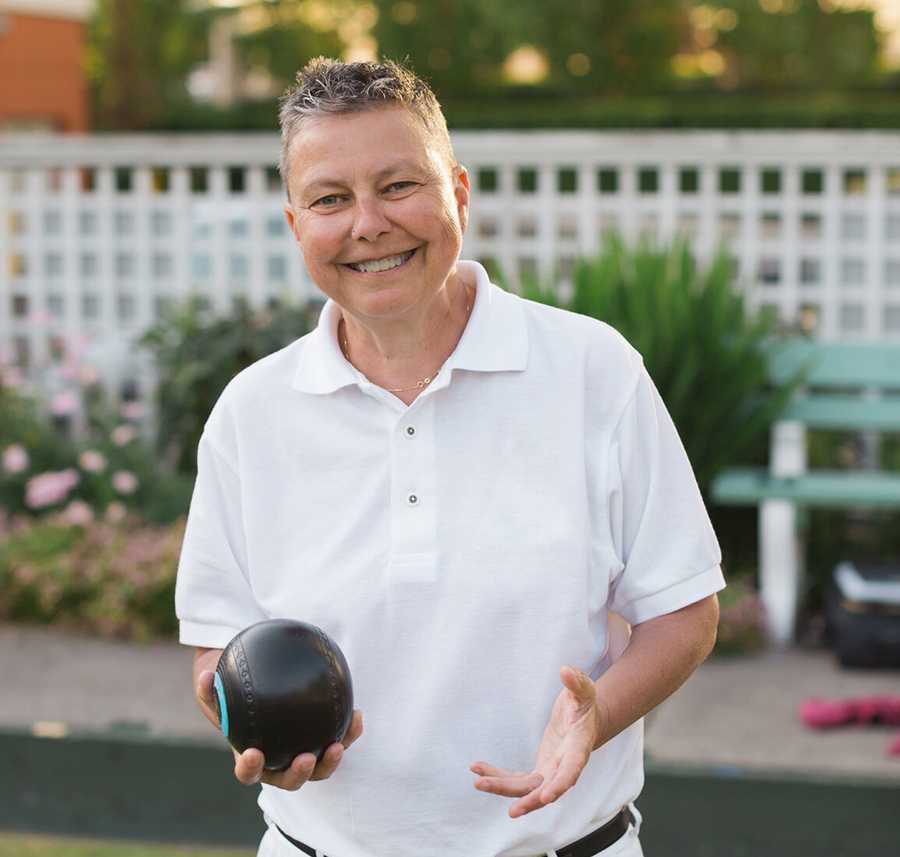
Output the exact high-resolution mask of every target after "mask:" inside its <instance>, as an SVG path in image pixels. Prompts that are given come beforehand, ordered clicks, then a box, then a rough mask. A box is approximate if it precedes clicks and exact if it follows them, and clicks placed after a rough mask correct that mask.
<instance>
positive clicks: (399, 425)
mask: <svg viewBox="0 0 900 857" xmlns="http://www.w3.org/2000/svg"><path fill="white" fill-rule="evenodd" d="M434 416H435V415H434V404H433V402H431V401H428V400H423V401H419V400H417V401H416V403H415V411H414V413H406V414H404V415H403V416H401V418H400V419H399V420H397V421H396V422H395V424H394V428H393V437H392V466H393V472H392V474H391V480H392V484H393V486H394V487H393V491H392V501H393V502H392V522H391V554H392V566H391V567H392V569H393V573H394V575H395V576H396V578H397V579H411V577H415V578H416V579H419V580H422V579H426V578H427V579H431V576H432V575H433V574H435V573H436V571H435V569H436V565H435V563H436V550H437V546H436V537H437V521H436V519H435V515H436V512H437V509H436V499H435V497H434V496H433V494H434V487H435V482H436V480H435V474H434V463H435V451H434V449H433V439H434V432H433V431H432V428H433V425H432V424H433V421H434ZM409 441H415V442H414V443H412V442H409Z"/></svg>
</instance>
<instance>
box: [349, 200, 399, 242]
mask: <svg viewBox="0 0 900 857" xmlns="http://www.w3.org/2000/svg"><path fill="white" fill-rule="evenodd" d="M355 209H356V210H355V211H354V217H353V232H352V235H353V238H355V239H361V240H364V241H375V240H376V239H377V238H378V237H379V236H380V235H383V234H384V233H385V232H388V231H389V230H390V228H391V224H390V221H389V220H388V219H387V217H385V214H384V208H383V205H382V203H381V201H380V200H377V199H370V200H357V202H356V206H355Z"/></svg>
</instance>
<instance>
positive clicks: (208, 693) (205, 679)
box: [197, 670, 215, 705]
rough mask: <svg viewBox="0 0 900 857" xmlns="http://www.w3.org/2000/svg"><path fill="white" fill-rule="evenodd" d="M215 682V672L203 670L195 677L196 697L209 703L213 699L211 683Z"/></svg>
mask: <svg viewBox="0 0 900 857" xmlns="http://www.w3.org/2000/svg"><path fill="white" fill-rule="evenodd" d="M214 683H215V673H213V672H211V671H210V670H204V671H203V672H202V673H200V675H199V676H198V677H197V698H198V699H199V700H200V701H201V702H203V703H205V704H206V705H210V704H211V703H212V701H213V684H214Z"/></svg>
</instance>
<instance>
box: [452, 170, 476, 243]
mask: <svg viewBox="0 0 900 857" xmlns="http://www.w3.org/2000/svg"><path fill="white" fill-rule="evenodd" d="M471 190H472V188H471V185H470V184H469V171H468V170H467V169H466V168H465V167H464V166H463V165H462V164H457V165H456V168H455V170H454V178H453V193H454V195H455V196H456V211H457V214H458V215H459V224H460V226H461V227H462V231H463V232H465V231H466V227H467V226H468V225H469V193H470V192H471Z"/></svg>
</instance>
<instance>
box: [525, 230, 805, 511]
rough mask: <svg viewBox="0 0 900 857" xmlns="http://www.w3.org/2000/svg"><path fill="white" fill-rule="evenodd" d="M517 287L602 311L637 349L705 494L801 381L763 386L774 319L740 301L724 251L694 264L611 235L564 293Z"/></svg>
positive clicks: (756, 442)
mask: <svg viewBox="0 0 900 857" xmlns="http://www.w3.org/2000/svg"><path fill="white" fill-rule="evenodd" d="M523 294H524V296H525V297H528V298H531V299H534V300H539V301H541V302H543V303H549V304H553V305H556V306H562V307H564V308H565V309H568V310H571V311H572V312H577V313H581V314H583V315H589V316H592V317H593V318H597V319H601V320H602V321H605V322H607V323H608V324H610V325H612V326H613V327H614V328H616V330H618V331H619V332H620V333H621V334H622V335H623V336H625V338H626V339H627V340H628V341H629V342H630V343H631V344H632V345H633V346H634V347H635V348H636V349H637V350H638V351H640V352H641V354H642V355H643V358H644V363H645V365H646V367H647V371H648V372H649V373H650V376H651V377H652V378H653V380H654V382H655V384H656V386H657V388H658V389H659V393H660V395H661V396H662V398H663V401H664V402H665V403H666V407H667V408H668V410H669V413H670V414H671V415H672V420H673V422H674V423H675V425H676V426H677V428H678V432H679V434H680V436H681V439H682V442H683V443H684V446H685V449H686V450H687V453H688V457H689V458H690V460H691V464H692V465H693V468H694V472H695V474H696V476H697V481H698V483H699V485H700V488H701V490H702V491H703V492H704V494H706V493H707V492H708V487H709V484H710V482H711V480H712V478H713V477H714V476H715V475H716V474H717V473H718V472H719V471H720V470H721V469H722V468H723V467H725V466H728V465H734V464H737V463H739V462H741V461H742V459H743V458H744V457H745V456H748V455H750V454H752V453H753V452H754V451H755V450H757V449H758V447H759V446H760V444H761V443H763V442H765V441H766V439H767V438H768V432H769V428H770V426H771V424H772V422H773V421H774V420H775V419H776V418H777V417H778V415H779V414H780V413H781V412H782V411H783V409H784V407H785V405H786V404H787V402H788V400H789V399H790V396H791V394H792V393H793V391H794V390H795V389H796V387H797V385H798V384H799V382H800V378H799V377H798V378H796V379H792V380H791V382H789V383H787V384H785V385H784V386H782V387H778V388H774V389H773V388H771V387H770V384H769V381H768V373H767V367H768V360H769V354H770V352H771V350H772V349H775V348H777V347H778V341H777V333H778V331H777V329H776V327H775V324H776V323H775V322H773V321H772V320H771V319H770V317H769V316H767V315H759V316H754V315H752V314H751V313H750V312H749V311H748V310H747V309H746V308H745V305H744V298H743V296H742V295H741V294H740V292H739V291H738V290H737V289H736V288H734V286H733V284H732V268H731V262H730V259H729V257H728V255H727V254H726V253H725V252H724V251H721V252H720V253H719V254H718V255H717V256H716V257H715V259H714V260H713V261H712V263H711V265H710V266H709V267H708V268H707V269H706V270H705V271H699V270H698V269H697V267H696V265H695V262H694V259H693V257H692V255H691V252H690V249H689V246H688V244H687V243H686V242H683V241H676V242H675V243H673V244H672V246H671V247H669V248H660V249H657V248H655V247H653V246H650V245H648V244H642V245H640V246H638V247H636V248H634V249H629V248H628V247H627V246H626V245H625V243H624V242H623V241H622V239H621V238H619V237H618V236H616V235H613V236H611V237H610V238H609V239H608V241H607V243H606V244H605V246H604V248H603V250H602V252H601V253H600V255H599V256H597V257H596V258H594V259H582V260H580V261H579V262H578V264H577V265H576V268H575V273H574V290H573V293H572V297H571V299H570V300H568V301H564V300H562V299H560V298H559V296H558V295H557V294H556V293H555V291H554V290H552V289H549V288H542V287H541V286H540V285H539V284H537V283H535V282H533V281H532V282H529V283H527V284H526V285H525V287H524V290H523Z"/></svg>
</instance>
